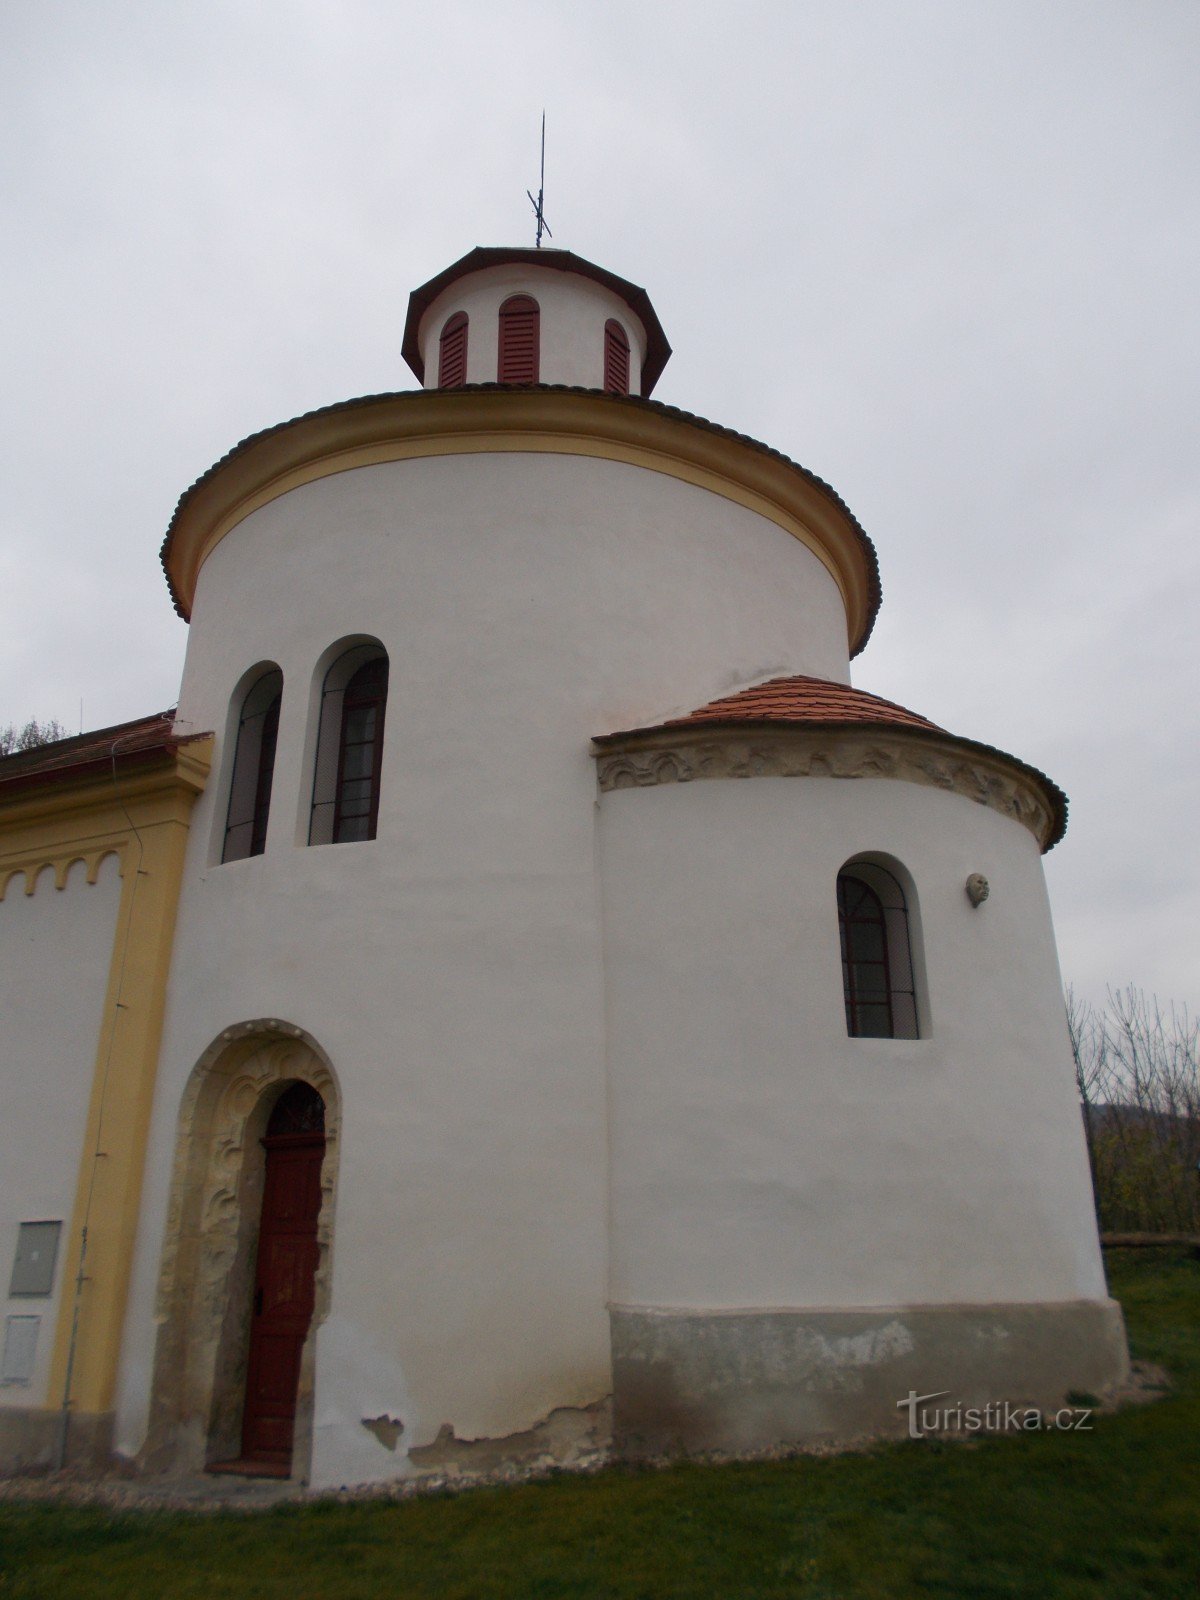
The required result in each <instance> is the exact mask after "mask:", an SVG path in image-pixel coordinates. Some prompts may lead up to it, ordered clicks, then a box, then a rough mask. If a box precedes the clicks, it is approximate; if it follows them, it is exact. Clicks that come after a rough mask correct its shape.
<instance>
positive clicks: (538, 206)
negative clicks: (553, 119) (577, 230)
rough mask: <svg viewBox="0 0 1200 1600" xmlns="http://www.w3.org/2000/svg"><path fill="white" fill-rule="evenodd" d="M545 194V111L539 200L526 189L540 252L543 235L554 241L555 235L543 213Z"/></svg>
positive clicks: (543, 116) (543, 113)
mask: <svg viewBox="0 0 1200 1600" xmlns="http://www.w3.org/2000/svg"><path fill="white" fill-rule="evenodd" d="M545 192H546V113H545V111H543V112H542V172H541V177H540V178H539V179H538V192H537V199H536V200H535V199H534V198H533V195H532V194H530V192H529V190H528V189H526V191H525V193H526V194H528V195H529V204H530V205H531V206H532V207H533V214H534V216H535V217H536V218H537V241H536V245H537V248H538V249H539V250H540V249H541V248H542V234H543V233H545V234H547V235H549V237H550V238H551V239H553V237H554V235H553V234H552V233H551V232H550V224H549V223H548V222H547V221H546V217H545V213H544V212H543V211H542V196H543V195H544V194H545Z"/></svg>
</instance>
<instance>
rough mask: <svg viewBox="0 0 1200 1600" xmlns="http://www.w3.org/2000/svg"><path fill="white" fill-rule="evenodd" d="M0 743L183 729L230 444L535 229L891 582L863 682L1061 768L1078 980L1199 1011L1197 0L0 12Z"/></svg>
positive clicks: (1073, 964)
mask: <svg viewBox="0 0 1200 1600" xmlns="http://www.w3.org/2000/svg"><path fill="white" fill-rule="evenodd" d="M0 21H2V23H3V38H4V50H3V53H2V56H0V127H2V130H3V147H2V153H0V162H2V168H0V186H2V187H0V193H2V205H3V229H2V233H0V282H2V288H3V307H4V315H3V341H4V344H3V348H4V383H3V389H2V392H0V408H2V410H3V428H2V432H0V451H2V453H3V483H2V494H0V724H3V723H5V722H8V721H18V722H23V721H24V720H25V719H27V718H28V717H30V716H36V717H39V718H47V717H54V718H57V719H58V720H59V721H60V722H62V723H64V724H65V725H66V726H67V727H68V729H69V730H70V731H75V730H76V729H77V728H78V726H79V717H80V701H81V699H82V702H83V719H84V724H85V726H87V727H99V726H104V725H106V724H109V723H113V722H118V721H122V720H125V719H128V718H132V717H135V716H139V715H142V714H144V713H147V712H150V711H154V710H158V709H160V708H162V707H164V706H167V705H171V704H173V703H174V700H175V697H176V694H177V691H178V684H179V675H180V669H181V665H182V660H183V652H184V645H185V635H186V629H185V626H184V624H183V623H182V622H181V621H179V619H178V618H177V617H176V616H175V614H174V612H173V611H172V609H171V605H170V601H169V599H168V597H167V591H166V586H165V583H164V582H163V579H162V574H161V570H160V568H159V565H158V547H159V544H160V541H161V539H162V535H163V532H164V530H165V528H166V525H167V522H168V519H169V517H170V515H171V511H172V509H173V507H174V505H175V501H176V500H177V498H178V496H179V494H180V493H181V492H182V490H183V489H184V488H185V487H186V486H187V485H188V484H189V483H190V482H192V480H193V479H194V478H196V477H197V476H198V475H199V474H200V473H201V472H203V471H204V470H205V469H206V468H207V467H208V466H209V465H210V464H211V463H212V462H213V461H214V460H216V459H217V458H218V457H219V456H221V455H223V454H224V452H225V451H226V450H227V449H228V448H229V447H230V446H231V445H232V444H234V443H235V442H236V441H237V440H238V439H240V438H242V437H244V436H245V435H246V434H248V433H251V432H253V431H255V430H257V429H259V428H262V427H264V426H268V425H270V424H272V423H274V422H277V421H280V420H282V419H284V418H286V417H290V416H294V415H296V414H297V413H299V412H302V411H305V410H308V409H310V408H312V407H314V406H319V405H323V404H327V403H329V402H331V401H335V400H341V399H345V398H348V397H350V396H352V395H359V394H368V393H373V392H378V391H382V390H388V389H397V388H409V387H413V386H414V385H415V380H414V379H413V377H412V375H411V374H410V373H409V371H408V369H407V368H406V367H405V365H404V364H403V362H402V360H401V357H400V337H401V330H402V325H403V319H404V312H405V306H406V301H407V296H408V291H409V290H410V289H411V288H412V287H413V286H414V285H416V284H418V283H421V282H423V281H424V280H425V279H427V278H429V277H431V276H432V275H433V274H434V273H435V272H436V271H438V270H440V269H441V268H442V267H443V266H445V265H447V264H448V263H449V262H450V261H452V260H454V259H455V258H457V257H458V256H459V255H461V254H462V253H463V252H464V251H465V250H467V249H469V248H470V247H471V246H473V245H475V244H531V243H532V242H533V230H532V226H531V218H530V216H529V204H528V201H527V200H526V199H525V190H526V188H527V187H533V188H535V189H536V178H537V139H538V121H539V117H540V114H541V109H542V106H543V104H544V105H545V107H546V112H547V120H548V152H547V163H546V214H547V217H548V220H549V222H550V225H551V227H552V228H553V230H554V238H553V243H554V244H555V245H558V246H563V247H565V248H568V249H572V250H575V251H577V252H578V253H579V254H581V255H584V256H586V257H588V258H590V259H592V260H594V261H597V262H599V263H601V264H603V265H604V266H607V267H609V268H611V269H612V270H614V271H616V272H618V273H620V274H621V275H623V276H625V277H627V278H630V279H632V280H633V281H634V282H635V283H640V284H643V285H645V287H646V288H647V289H648V290H649V292H650V295H651V297H652V298H653V300H654V303H655V306H656V308H657V310H658V312H659V315H660V317H661V318H662V321H663V324H664V326H665V328H666V330H667V335H668V337H669V338H670V340H671V342H672V344H673V345H674V347H675V352H676V353H675V356H674V357H673V359H672V361H671V362H670V364H669V365H668V367H667V370H666V372H665V374H664V376H663V378H662V380H661V381H660V383H659V386H658V389H657V391H656V394H657V397H658V398H660V399H662V400H665V401H667V402H669V403H671V404H675V405H679V406H683V407H685V408H687V409H688V410H692V411H696V412H699V413H700V414H701V415H703V416H707V417H710V418H713V419H714V420H716V421H718V422H721V423H724V424H727V425H728V426H731V427H734V428H737V429H739V430H741V431H743V432H746V433H749V434H751V435H753V436H754V437H756V438H758V439H762V440H764V441H766V442H767V443H769V444H771V445H774V446H776V447H777V448H779V449H781V450H783V451H785V452H786V453H787V454H789V455H791V456H793V457H794V458H796V459H797V460H799V461H801V462H803V464H804V465H805V466H807V467H810V468H811V469H812V470H813V471H815V472H817V473H819V474H820V475H821V476H822V477H824V478H825V479H827V480H828V481H829V482H830V483H832V484H833V485H834V487H835V488H836V489H837V490H838V492H839V493H840V494H841V495H842V497H843V498H844V499H845V500H846V501H847V503H848V504H849V505H850V507H851V508H852V509H853V510H854V512H855V513H856V515H857V516H858V518H859V520H860V521H861V522H862V524H863V526H864V527H865V528H866V529H867V531H868V533H870V534H871V536H872V537H873V539H874V540H875V543H876V545H877V547H878V550H879V559H880V565H881V569H882V574H883V588H884V605H883V610H882V612H881V614H880V618H879V622H878V624H877V626H876V631H875V635H874V638H873V640H872V642H871V644H870V645H869V646H868V648H867V650H866V652H865V653H864V654H863V655H862V656H861V657H860V658H859V659H858V660H857V661H856V662H855V665H854V681H855V683H856V684H857V685H858V686H859V687H861V688H864V689H868V690H871V691H874V692H876V693H879V694H883V695H886V696H888V697H889V698H891V699H895V700H899V701H901V702H902V703H904V704H906V705H909V706H911V707H912V708H913V709H914V710H917V711H919V712H921V713H923V714H924V715H926V716H929V717H932V718H933V719H934V720H935V721H937V722H940V723H941V724H943V725H944V726H946V727H948V728H950V729H951V730H953V731H954V732H958V733H963V734H966V735H968V736H970V737H973V738H976V739H982V740H986V741H988V742H989V743H994V744H997V745H999V746H1001V747H1002V748H1004V749H1007V750H1010V751H1012V752H1014V753H1015V754H1017V755H1020V756H1022V757H1023V758H1024V759H1026V760H1028V761H1031V762H1033V763H1035V764H1036V765H1038V766H1040V767H1042V768H1043V769H1044V770H1045V771H1047V772H1049V773H1050V775H1051V776H1052V777H1054V778H1055V779H1056V780H1057V781H1058V782H1059V783H1060V784H1061V785H1062V786H1063V788H1065V789H1066V791H1067V793H1068V794H1069V796H1070V798H1071V824H1070V828H1069V831H1068V834H1067V837H1066V840H1065V841H1064V843H1063V844H1061V845H1059V846H1058V848H1057V849H1055V850H1054V851H1053V852H1052V853H1051V855H1050V856H1049V857H1048V859H1047V872H1048V877H1049V881H1050V888H1051V896H1052V899H1053V902H1054V909H1055V916H1056V922H1057V927H1058V934H1059V944H1060V950H1061V954H1062V965H1063V971H1064V976H1065V977H1066V978H1067V979H1068V980H1074V982H1075V983H1076V985H1077V986H1078V987H1079V988H1081V989H1082V990H1083V991H1084V992H1085V993H1086V994H1088V995H1090V996H1093V997H1100V996H1102V995H1103V991H1104V987H1105V985H1106V984H1107V983H1113V984H1125V983H1128V982H1134V983H1136V984H1139V985H1141V986H1144V987H1145V988H1147V989H1149V990H1153V991H1156V992H1157V993H1158V994H1159V995H1160V996H1161V997H1163V998H1168V997H1173V998H1175V999H1177V1000H1180V1001H1187V1002H1190V1003H1191V1004H1192V1007H1193V1009H1196V1008H1197V1006H1198V1005H1200V972H1198V967H1200V931H1198V930H1200V850H1198V848H1197V843H1196V833H1197V805H1196V800H1195V795H1196V790H1197V786H1198V784H1200V738H1198V733H1200V726H1198V724H1200V717H1198V713H1197V690H1198V688H1200V647H1198V645H1197V617H1198V614H1200V562H1198V558H1197V546H1198V543H1200V540H1198V533H1200V452H1198V450H1197V424H1198V419H1200V392H1198V391H1200V377H1198V374H1200V333H1198V326H1200V313H1198V311H1197V300H1198V295H1200V211H1198V206H1197V179H1198V175H1200V89H1198V87H1197V86H1198V84H1200V4H1197V3H1196V0H1128V3H1121V4H1115V3H1102V0H1086V3H1083V0H810V3H805V0H790V3H785V0H774V3H746V0H742V3H739V4H738V5H736V6H731V5H728V4H723V5H720V6H718V5H714V4H712V3H711V0H687V3H675V0H666V3H664V0H640V3H637V4H633V3H627V0H617V3H613V0H592V3H582V0H581V3H574V4H567V3H565V0H564V3H557V4H552V3H549V0H528V3H525V4H522V3H519V0H480V3H474V0H462V3H456V0H443V3H442V4H440V5H438V6H436V7H435V6H432V5H428V4H422V5H414V4H405V3H402V0H287V3H285V0H37V3H36V4H30V3H29V0H0Z"/></svg>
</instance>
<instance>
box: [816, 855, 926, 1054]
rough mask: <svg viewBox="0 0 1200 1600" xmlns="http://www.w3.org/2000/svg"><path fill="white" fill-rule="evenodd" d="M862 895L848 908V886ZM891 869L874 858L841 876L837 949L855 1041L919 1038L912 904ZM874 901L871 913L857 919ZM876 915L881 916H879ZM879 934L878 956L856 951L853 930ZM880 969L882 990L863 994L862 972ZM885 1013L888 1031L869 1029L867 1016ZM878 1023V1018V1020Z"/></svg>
mask: <svg viewBox="0 0 1200 1600" xmlns="http://www.w3.org/2000/svg"><path fill="white" fill-rule="evenodd" d="M851 884H854V885H856V886H857V888H858V890H859V891H860V893H859V896H858V900H857V902H856V903H855V904H853V905H851V904H850V903H849V892H850V891H849V886H850V885H851ZM913 898H914V897H913V895H912V891H911V889H910V890H908V891H906V889H905V886H904V884H903V883H902V882H901V879H900V877H899V876H898V874H897V873H896V871H895V870H893V868H892V867H891V866H884V865H883V864H882V863H881V862H879V861H874V860H871V859H870V858H862V857H856V858H855V859H853V860H851V861H847V862H846V863H845V865H844V866H842V867H841V869H840V870H839V872H838V875H837V888H836V899H837V911H838V944H839V950H840V954H841V962H842V1003H843V1011H844V1018H845V1025H846V1034H847V1036H848V1037H849V1038H851V1039H920V1038H921V1037H923V1034H924V1032H925V1031H927V1030H926V1029H923V1026H922V1017H923V1012H924V1009H925V1008H924V1006H923V1005H922V1003H921V1000H920V998H919V995H918V991H919V989H920V987H921V985H920V981H919V978H920V974H919V968H918V963H917V944H918V941H917V940H916V939H915V938H914V928H913V921H914V916H913V907H912V905H911V904H910V902H911V901H912V900H913ZM868 901H869V902H870V904H871V906H872V907H873V908H874V910H873V913H872V914H870V915H867V916H862V915H855V914H853V913H857V912H859V911H860V910H861V909H862V907H863V906H864V904H865V903H867V902H868ZM876 913H877V914H876ZM868 927H876V928H878V930H879V938H878V949H879V952H880V953H879V955H878V956H877V957H876V956H874V955H872V954H869V953H864V952H862V951H860V952H857V953H856V952H855V950H854V948H853V934H852V930H853V929H854V928H860V929H862V928H868ZM863 967H867V968H870V967H878V968H880V969H881V972H882V985H881V987H876V988H872V989H870V990H867V991H865V992H864V991H862V990H861V989H860V979H859V977H858V970H857V969H861V968H863ZM881 1010H882V1011H885V1012H886V1019H887V1029H886V1031H885V1032H882V1031H879V1030H878V1029H877V1028H874V1027H871V1026H870V1025H869V1022H868V1018H867V1016H866V1015H865V1013H866V1012H868V1011H876V1012H878V1011H881ZM876 1020H878V1019H876Z"/></svg>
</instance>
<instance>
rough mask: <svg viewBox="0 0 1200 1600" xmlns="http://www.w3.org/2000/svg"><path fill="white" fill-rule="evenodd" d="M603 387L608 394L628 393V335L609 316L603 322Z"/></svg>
mask: <svg viewBox="0 0 1200 1600" xmlns="http://www.w3.org/2000/svg"><path fill="white" fill-rule="evenodd" d="M604 388H605V391H606V392H607V393H608V394H628V393H629V335H628V334H627V333H626V332H625V329H624V328H623V327H622V326H621V324H620V323H619V322H616V321H614V320H613V319H612V318H611V317H610V318H609V320H608V321H607V322H606V323H605V324H604Z"/></svg>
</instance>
